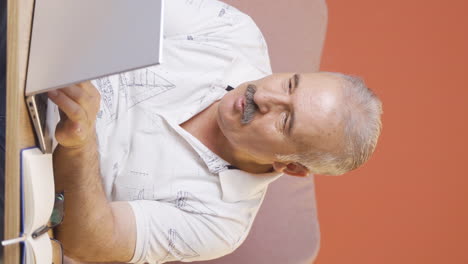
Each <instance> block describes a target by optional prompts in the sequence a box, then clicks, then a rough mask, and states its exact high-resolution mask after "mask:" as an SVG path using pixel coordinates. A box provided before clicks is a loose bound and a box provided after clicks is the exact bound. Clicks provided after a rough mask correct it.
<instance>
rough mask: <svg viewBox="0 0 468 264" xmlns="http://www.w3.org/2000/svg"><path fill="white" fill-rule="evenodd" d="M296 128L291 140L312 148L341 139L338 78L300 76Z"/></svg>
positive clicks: (329, 76)
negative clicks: (310, 145) (312, 146)
mask: <svg viewBox="0 0 468 264" xmlns="http://www.w3.org/2000/svg"><path fill="white" fill-rule="evenodd" d="M300 79H301V80H300V84H299V87H298V90H297V91H298V94H297V110H296V112H297V113H296V122H298V123H297V124H296V125H297V127H296V128H297V129H296V131H294V133H293V134H292V137H293V141H295V142H300V143H302V144H307V145H309V144H313V145H314V146H318V145H323V146H324V147H325V146H326V145H329V144H332V145H335V143H336V142H335V141H337V139H338V138H339V136H340V134H341V133H340V129H339V127H340V126H341V125H340V124H341V118H340V116H341V114H340V113H341V111H340V109H341V107H340V106H341V105H342V102H341V99H342V96H341V89H340V86H341V81H342V80H341V79H340V78H339V77H337V76H334V75H331V74H328V73H323V72H319V73H304V74H300Z"/></svg>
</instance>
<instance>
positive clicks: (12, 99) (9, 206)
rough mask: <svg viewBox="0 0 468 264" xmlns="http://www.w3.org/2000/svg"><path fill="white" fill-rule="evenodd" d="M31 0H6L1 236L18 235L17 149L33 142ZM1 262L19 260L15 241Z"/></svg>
mask: <svg viewBox="0 0 468 264" xmlns="http://www.w3.org/2000/svg"><path fill="white" fill-rule="evenodd" d="M32 10H33V0H8V23H7V32H8V33H7V120H6V121H7V122H6V153H5V154H6V155H5V165H6V167H5V238H6V239H9V238H14V237H17V236H18V235H19V224H20V200H19V186H20V184H19V175H20V150H21V149H22V148H25V147H30V146H34V145H35V141H34V134H33V129H32V125H31V122H30V119H29V116H28V113H27V109H26V105H25V103H24V87H25V77H26V66H27V51H28V49H29V38H30V32H31V18H32ZM3 263H12V264H13V263H19V245H11V246H7V247H5V251H4V262H3Z"/></svg>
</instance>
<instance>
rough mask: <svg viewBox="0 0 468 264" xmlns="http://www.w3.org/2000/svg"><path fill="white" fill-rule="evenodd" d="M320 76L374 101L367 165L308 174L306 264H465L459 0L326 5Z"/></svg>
mask: <svg viewBox="0 0 468 264" xmlns="http://www.w3.org/2000/svg"><path fill="white" fill-rule="evenodd" d="M327 3H328V8H329V26H328V33H327V34H328V35H327V39H326V42H325V50H324V54H323V58H322V70H327V71H342V72H347V73H352V74H357V75H360V76H363V77H364V79H365V80H366V82H367V84H368V85H369V86H370V87H371V88H373V89H374V90H375V91H376V92H377V94H378V95H379V96H380V97H381V99H382V101H383V102H384V116H383V124H384V129H383V134H382V136H381V139H380V142H379V145H378V148H377V151H376V153H375V155H374V156H373V158H372V159H371V161H370V162H369V163H368V164H367V165H366V166H364V167H363V168H361V169H358V170H357V171H355V172H352V173H350V174H347V175H346V176H342V177H323V176H319V177H316V179H317V200H318V211H319V220H320V225H321V231H322V243H321V250H320V252H319V256H318V259H317V261H316V264H335V263H336V264H338V263H339V264H343V263H359V264H367V263H369V264H386V263H388V264H395V263H398V264H406V263H408V264H409V263H411V264H414V263H425V264H431V263H434V264H436V263H437V264H440V263H444V264H445V263H447V264H458V263H460V264H462V263H464V264H465V263H468V171H467V169H466V168H465V167H466V166H467V165H468V154H467V152H468V150H467V149H468V144H467V143H468V140H467V137H468V1H465V0H451V1H432V0H392V1H389V0H388V1H377V0H352V1H347V0H341V1H340V0H328V1H327Z"/></svg>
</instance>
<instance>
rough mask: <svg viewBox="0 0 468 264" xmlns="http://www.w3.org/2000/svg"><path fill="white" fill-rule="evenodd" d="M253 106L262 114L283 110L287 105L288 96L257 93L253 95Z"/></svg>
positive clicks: (271, 92)
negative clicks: (255, 105)
mask: <svg viewBox="0 0 468 264" xmlns="http://www.w3.org/2000/svg"><path fill="white" fill-rule="evenodd" d="M254 101H255V104H257V106H258V110H259V112H260V113H262V114H266V113H268V112H271V111H275V110H284V109H285V108H286V107H287V106H288V105H289V96H288V95H287V94H285V93H279V92H274V91H268V90H266V91H265V90H264V91H261V90H260V91H257V92H256V93H255V95H254Z"/></svg>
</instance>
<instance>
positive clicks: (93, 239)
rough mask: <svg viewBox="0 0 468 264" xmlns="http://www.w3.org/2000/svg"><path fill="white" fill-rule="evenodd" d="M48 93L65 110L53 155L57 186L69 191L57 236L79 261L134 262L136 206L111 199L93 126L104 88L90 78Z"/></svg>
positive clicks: (58, 126) (66, 252)
mask: <svg viewBox="0 0 468 264" xmlns="http://www.w3.org/2000/svg"><path fill="white" fill-rule="evenodd" d="M49 97H50V99H51V100H52V101H53V102H54V103H56V104H57V105H58V107H59V108H60V109H61V111H62V112H63V114H62V113H61V121H60V123H59V124H58V125H57V130H56V134H55V135H56V138H57V141H58V142H59V146H58V147H57V148H56V150H55V152H54V156H53V157H54V161H53V163H54V174H55V179H56V191H64V192H65V217H64V221H63V223H62V224H61V225H60V226H59V227H58V228H57V230H56V234H57V238H58V239H59V240H60V241H61V242H62V244H63V247H64V251H65V254H66V255H68V256H70V257H72V258H75V259H77V260H80V261H96V262H105V261H121V262H125V261H129V260H131V258H132V256H133V252H134V249H135V238H136V228H135V219H134V216H133V211H132V209H131V207H130V205H129V204H128V203H127V202H109V201H108V200H107V198H106V195H105V193H104V189H103V186H102V183H101V177H100V170H99V155H98V152H97V145H96V136H95V128H94V125H95V120H96V114H97V111H98V110H99V102H100V95H99V92H98V91H97V90H96V88H95V87H94V86H93V85H92V84H91V83H90V82H86V83H81V84H79V85H75V86H71V87H67V88H63V89H60V90H57V91H55V92H49Z"/></svg>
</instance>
